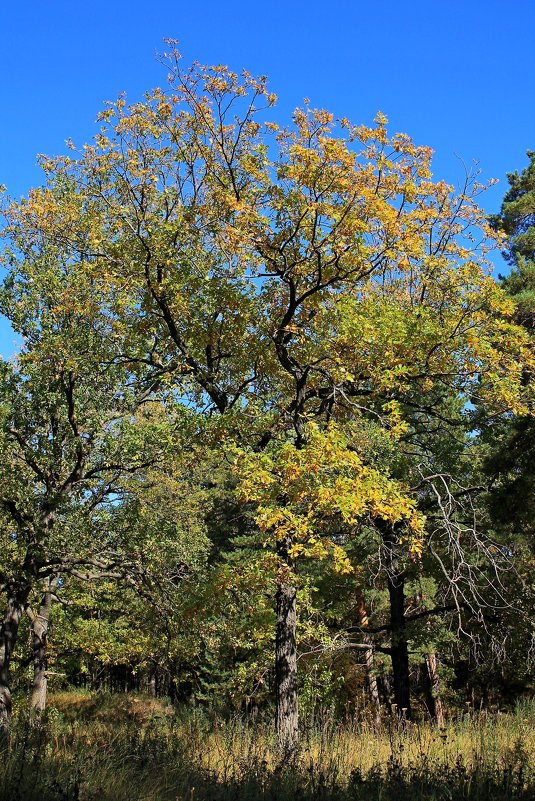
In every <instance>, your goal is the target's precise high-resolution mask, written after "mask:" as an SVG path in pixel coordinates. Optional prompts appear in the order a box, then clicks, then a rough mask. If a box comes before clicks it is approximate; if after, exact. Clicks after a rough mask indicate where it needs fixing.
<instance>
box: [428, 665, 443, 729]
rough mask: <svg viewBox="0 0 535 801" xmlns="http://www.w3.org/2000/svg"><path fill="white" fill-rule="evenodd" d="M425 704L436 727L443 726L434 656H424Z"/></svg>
mask: <svg viewBox="0 0 535 801" xmlns="http://www.w3.org/2000/svg"><path fill="white" fill-rule="evenodd" d="M424 692H425V703H426V706H427V711H428V712H429V717H430V718H431V720H432V721H434V722H435V723H436V724H437V726H440V728H443V726H444V705H443V703H442V699H441V697H440V681H439V675H438V662H437V657H436V654H426V657H425V666H424Z"/></svg>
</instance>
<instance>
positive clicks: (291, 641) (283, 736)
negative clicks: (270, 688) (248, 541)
mask: <svg viewBox="0 0 535 801" xmlns="http://www.w3.org/2000/svg"><path fill="white" fill-rule="evenodd" d="M288 545H289V543H288V542H286V541H281V542H279V543H278V545H277V552H278V554H279V556H280V557H281V569H280V573H279V578H278V582H277V595H276V611H277V628H276V637H275V695H276V716H275V725H276V731H277V743H278V746H279V748H280V749H281V750H282V751H284V752H285V753H287V754H290V753H292V752H294V751H295V750H296V749H297V746H298V738H299V715H298V702H297V644H296V624H297V615H296V596H297V589H296V587H295V586H294V584H293V581H292V578H291V576H292V573H291V562H290V559H289V556H288Z"/></svg>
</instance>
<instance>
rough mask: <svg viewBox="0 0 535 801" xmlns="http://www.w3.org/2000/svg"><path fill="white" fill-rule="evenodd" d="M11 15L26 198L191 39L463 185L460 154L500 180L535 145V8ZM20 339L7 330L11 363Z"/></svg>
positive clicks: (10, 174)
mask: <svg viewBox="0 0 535 801" xmlns="http://www.w3.org/2000/svg"><path fill="white" fill-rule="evenodd" d="M2 5H3V7H2V12H1V17H0V67H1V80H0V109H1V114H2V129H1V137H2V143H1V147H0V183H3V184H5V185H6V186H7V188H8V191H9V193H10V194H13V195H21V194H25V193H26V192H27V190H28V189H29V188H30V187H31V186H32V185H35V184H38V183H40V181H41V177H40V173H39V170H38V169H37V167H36V154H37V153H40V152H44V153H49V154H51V153H57V152H61V151H63V149H64V142H65V139H67V138H68V137H71V138H72V139H74V141H75V142H77V143H78V144H80V143H82V142H83V141H87V140H88V139H90V138H91V137H92V136H93V134H94V133H95V131H96V126H95V122H94V121H95V116H96V114H97V112H98V111H99V110H100V109H101V108H102V105H103V102H104V101H105V100H109V99H114V98H115V97H116V95H117V94H118V92H120V91H126V92H127V94H128V96H129V98H130V99H132V100H135V99H138V98H139V97H140V96H141V94H142V93H143V91H144V90H145V89H148V88H153V87H154V86H157V85H163V84H164V83H165V75H166V73H165V70H164V69H163V68H162V67H161V65H160V64H158V61H157V53H158V52H161V51H162V50H163V49H164V45H163V39H164V38H165V37H173V38H176V39H178V40H179V41H180V49H181V51H182V52H183V54H184V60H185V62H190V61H192V60H194V59H196V60H198V61H201V62H203V63H224V64H228V65H229V66H231V67H232V68H234V69H237V70H239V69H241V68H242V67H245V68H246V69H248V70H249V71H251V72H254V73H257V74H266V75H268V76H269V78H270V85H271V87H272V89H273V91H275V92H276V93H277V95H278V96H279V98H280V100H279V104H278V109H279V112H278V113H279V115H280V118H281V120H283V119H285V118H287V115H288V113H289V112H290V111H291V110H292V109H293V108H294V107H295V106H297V105H299V104H300V103H301V102H302V99H303V97H305V96H306V97H309V98H310V100H311V102H312V103H313V104H314V105H316V106H321V107H325V108H329V109H330V110H332V111H333V112H334V113H335V114H337V115H340V116H347V117H349V118H350V119H352V120H353V121H354V122H359V123H360V122H364V123H369V122H370V121H371V119H372V118H373V117H374V115H375V113H376V111H377V110H379V109H380V110H381V111H383V112H384V113H385V114H386V115H387V116H388V118H389V120H390V127H391V129H392V130H399V131H404V132H406V133H409V134H410V135H411V136H412V137H413V138H414V139H415V140H416V141H417V142H418V143H421V144H426V145H430V146H431V147H432V148H434V150H435V151H436V158H435V162H434V164H435V168H434V173H435V176H436V177H440V178H445V179H446V180H448V181H450V182H452V183H455V182H456V181H457V180H458V179H460V178H461V177H462V173H463V166H462V163H461V161H460V160H462V161H464V162H465V163H467V164H469V163H471V162H472V161H473V160H474V159H475V160H477V161H479V163H480V166H481V168H482V169H483V177H485V178H490V177H497V178H500V179H501V183H500V184H499V185H498V186H497V187H495V188H493V189H492V190H490V191H489V192H488V193H487V194H486V195H485V196H484V198H483V205H484V207H485V208H486V209H487V210H488V211H489V212H490V211H495V210H497V209H498V207H499V205H500V199H501V196H502V195H503V192H504V190H505V187H506V182H505V174H506V173H507V172H510V171H512V170H515V169H522V168H523V167H524V166H525V164H526V163H527V160H526V158H525V151H526V150H527V149H528V148H530V149H534V148H535V90H534V86H535V44H534V43H535V2H534V1H533V0H510V2H509V3H505V2H497V0H465V2H461V0H439V1H438V2H437V0H425V1H424V0H405V2H400V0H398V1H397V2H394V1H393V0H375V2H373V1H372V0H368V1H367V2H362V0H330V2H325V0H324V2H319V0H308V2H301V0H286V2H281V0H265V1H264V2H262V3H259V2H257V3H254V2H252V0H251V2H244V0H221V2H215V0H205V2H188V3H185V2H183V1H182V0H175V1H174V2H170V1H169V0H152V2H151V3H149V2H147V0H145V2H141V0H128V2H127V0H107V2H105V1H104V0H92V2H66V1H65V0H47V2H43V0H19V2H18V3H15V2H13V0H11V2H10V0H5V2H4V3H3V4H2ZM12 350H13V335H12V333H11V332H10V331H9V329H8V328H7V327H6V325H5V322H4V323H2V322H1V321H0V353H2V354H3V355H4V356H6V355H8V354H9V353H10V352H11V351H12Z"/></svg>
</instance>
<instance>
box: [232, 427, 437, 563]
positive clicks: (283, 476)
mask: <svg viewBox="0 0 535 801" xmlns="http://www.w3.org/2000/svg"><path fill="white" fill-rule="evenodd" d="M233 463H234V466H235V470H236V473H237V475H238V480H239V488H238V493H239V496H240V498H241V500H242V501H244V502H248V503H253V504H254V505H255V512H254V519H255V522H256V524H257V525H258V527H259V528H260V530H261V531H262V532H264V533H266V534H268V533H269V534H270V535H271V536H274V537H275V538H276V539H287V540H288V541H289V542H291V544H290V546H289V554H290V556H291V557H293V558H296V557H298V556H306V557H313V558H320V559H323V558H326V557H328V556H330V557H332V559H333V561H334V565H335V568H336V569H337V570H338V571H340V572H350V571H351V570H352V568H351V564H350V562H349V559H348V557H347V554H346V552H345V550H344V542H346V541H347V539H348V538H350V537H351V535H352V533H353V532H354V530H355V528H356V527H357V526H358V525H359V524H361V523H363V522H365V521H366V519H369V520H373V519H374V518H380V519H381V520H383V521H385V522H387V523H390V524H391V525H396V524H400V523H402V524H404V525H403V526H402V529H403V531H404V536H405V537H406V539H407V541H408V543H409V549H410V551H411V552H412V553H420V552H421V550H422V537H423V531H424V525H425V518H424V516H423V515H422V514H421V513H420V512H419V511H418V509H417V508H416V504H415V502H414V500H413V499H412V498H411V497H410V495H409V494H408V491H407V489H406V488H404V487H403V486H402V485H401V484H400V483H399V482H397V481H395V480H393V479H392V478H390V477H388V476H387V475H386V474H385V473H384V472H380V471H378V470H376V469H375V468H373V467H371V466H369V465H367V464H365V462H364V461H363V459H362V457H361V456H360V455H359V454H358V453H357V452H356V451H355V450H353V449H352V444H351V441H350V440H349V439H348V438H347V437H346V435H344V433H343V432H342V431H341V429H340V428H339V427H338V426H336V425H334V424H330V425H329V426H327V427H326V428H324V429H321V428H320V427H319V426H318V425H317V424H315V423H308V424H307V427H306V444H305V445H304V446H303V447H302V448H298V447H296V446H295V444H294V443H293V442H292V441H289V440H288V441H285V442H282V443H279V444H277V445H275V446H273V447H272V448H271V449H268V450H266V451H264V452H262V453H255V452H247V451H242V450H237V451H235V452H234V459H233Z"/></svg>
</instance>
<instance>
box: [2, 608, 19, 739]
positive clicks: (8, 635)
mask: <svg viewBox="0 0 535 801" xmlns="http://www.w3.org/2000/svg"><path fill="white" fill-rule="evenodd" d="M22 611H23V602H21V599H20V597H17V595H16V594H15V593H12V594H11V595H10V597H9V598H8V602H7V607H6V611H5V614H4V619H3V621H2V626H1V628H0V743H1V741H2V740H5V739H6V738H7V735H8V732H9V723H10V719H11V689H10V666H11V657H12V655H13V651H14V649H15V645H16V643H17V635H18V631H19V625H20V619H21V616H22Z"/></svg>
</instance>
